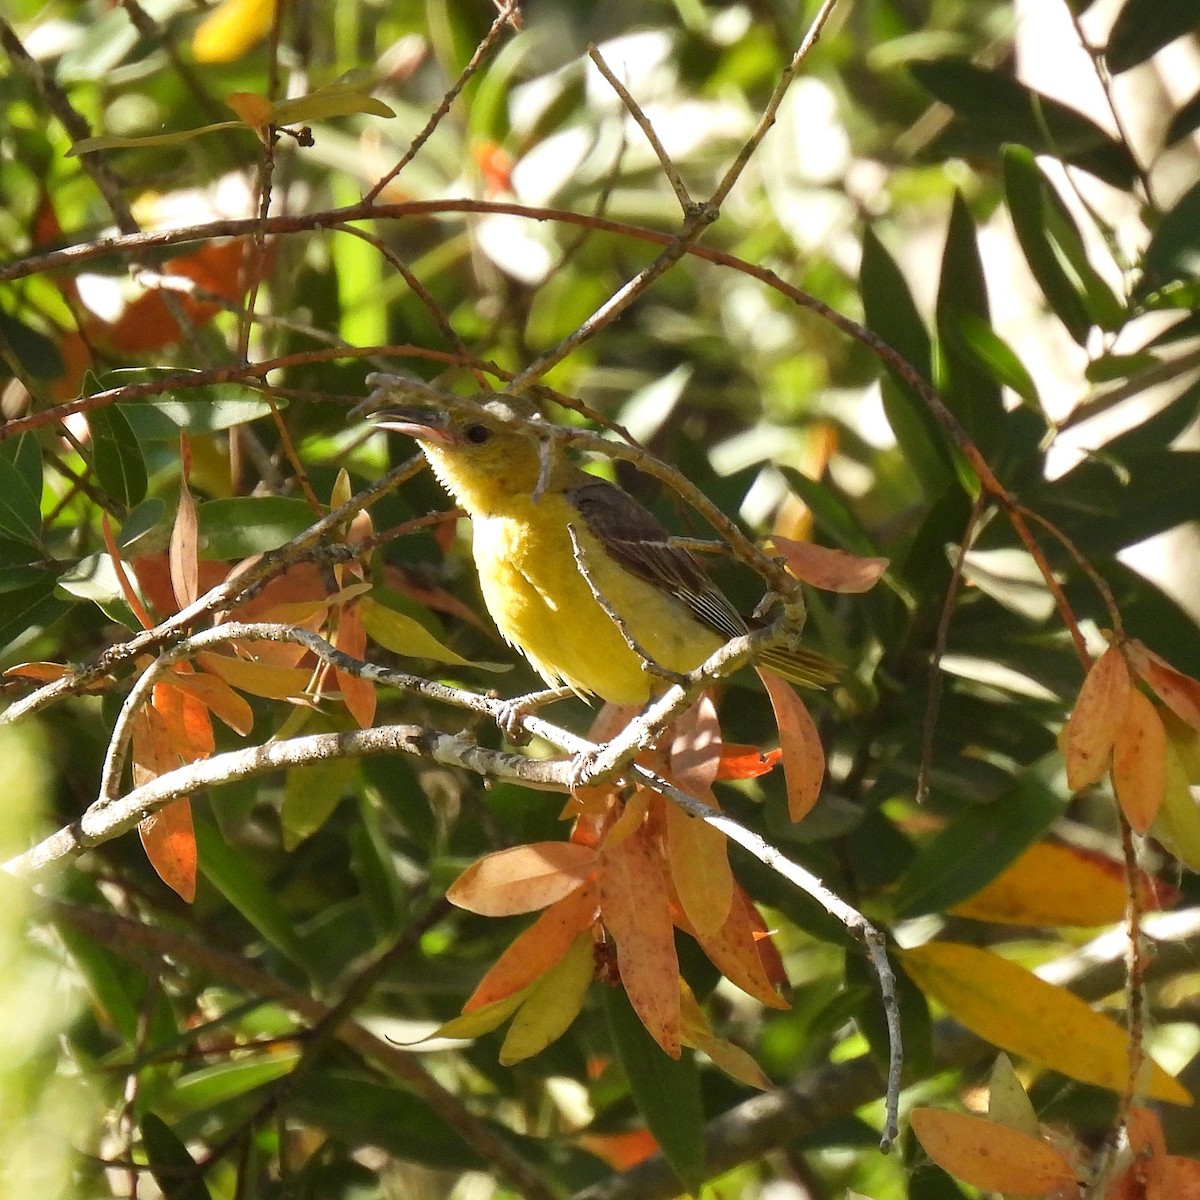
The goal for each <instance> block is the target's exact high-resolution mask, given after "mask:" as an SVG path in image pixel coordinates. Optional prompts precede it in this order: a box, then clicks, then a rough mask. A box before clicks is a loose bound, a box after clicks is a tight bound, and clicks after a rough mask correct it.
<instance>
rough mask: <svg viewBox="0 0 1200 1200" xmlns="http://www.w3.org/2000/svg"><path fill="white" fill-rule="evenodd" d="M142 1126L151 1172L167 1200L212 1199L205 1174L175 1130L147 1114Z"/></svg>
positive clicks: (143, 1118)
mask: <svg viewBox="0 0 1200 1200" xmlns="http://www.w3.org/2000/svg"><path fill="white" fill-rule="evenodd" d="M141 1126H142V1145H143V1146H144V1147H145V1150H146V1157H147V1158H148V1159H149V1160H150V1173H151V1174H152V1175H153V1176H154V1182H155V1183H157V1184H158V1186H159V1187H160V1188H161V1189H162V1194H163V1196H164V1197H165V1200H212V1193H211V1192H210V1191H209V1190H208V1187H207V1186H206V1184H205V1182H204V1173H203V1172H202V1171H201V1170H200V1168H199V1166H198V1164H197V1163H196V1160H195V1159H193V1158H192V1156H191V1155H190V1154H189V1153H188V1149H187V1147H186V1146H185V1145H184V1144H183V1142H182V1141H181V1140H180V1139H179V1136H178V1135H177V1134H176V1133H175V1131H174V1130H173V1129H172V1128H171V1127H170V1126H169V1125H168V1124H167V1123H166V1122H165V1121H164V1120H162V1118H161V1117H156V1116H155V1115H154V1113H146V1114H145V1115H144V1116H143V1117H142V1120H141Z"/></svg>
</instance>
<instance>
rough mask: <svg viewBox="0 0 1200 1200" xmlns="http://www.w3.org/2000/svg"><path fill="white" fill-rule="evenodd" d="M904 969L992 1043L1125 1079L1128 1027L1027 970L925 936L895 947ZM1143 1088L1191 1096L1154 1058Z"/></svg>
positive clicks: (1169, 1096) (1121, 1083) (1063, 1069)
mask: <svg viewBox="0 0 1200 1200" xmlns="http://www.w3.org/2000/svg"><path fill="white" fill-rule="evenodd" d="M897 954H898V957H899V960H900V962H901V964H902V965H903V967H904V969H905V971H906V972H907V973H908V975H909V977H910V978H911V979H912V980H913V982H915V983H916V985H917V986H918V987H919V988H920V989H921V991H923V992H924V993H925V994H926V995H927V996H929V997H931V998H932V999H934V1000H937V1001H938V1002H939V1003H940V1004H941V1005H942V1006H943V1007H944V1008H945V1009H946V1010H947V1012H949V1013H950V1015H951V1016H952V1017H954V1018H955V1020H957V1021H958V1022H959V1023H960V1024H961V1025H965V1026H966V1027H967V1028H968V1029H970V1030H971V1031H972V1032H973V1033H977V1034H978V1035H979V1036H980V1037H982V1038H986V1039H987V1040H988V1041H989V1042H991V1043H992V1045H994V1046H999V1047H1000V1048H1001V1049H1002V1050H1008V1051H1010V1052H1012V1053H1014V1054H1021V1055H1024V1056H1025V1057H1026V1058H1030V1059H1033V1060H1034V1061H1035V1062H1038V1063H1041V1064H1042V1065H1043V1066H1047V1067H1051V1068H1052V1069H1053V1070H1055V1071H1058V1072H1060V1073H1061V1074H1063V1075H1067V1076H1069V1077H1070V1078H1072V1079H1078V1080H1079V1081H1080V1082H1082V1083H1091V1084H1095V1085H1096V1086H1097V1087H1103V1088H1109V1089H1110V1090H1111V1091H1115V1092H1123V1091H1124V1090H1125V1089H1126V1087H1127V1086H1128V1084H1129V1080H1128V1073H1129V1047H1128V1035H1127V1034H1126V1032H1125V1030H1124V1029H1122V1028H1121V1026H1120V1025H1118V1024H1117V1023H1116V1022H1115V1021H1114V1020H1112V1019H1111V1018H1110V1017H1107V1016H1105V1015H1104V1014H1103V1013H1099V1012H1096V1011H1095V1010H1094V1009H1092V1008H1090V1007H1089V1006H1088V1005H1087V1004H1085V1003H1084V1002H1083V1001H1082V1000H1080V999H1079V997H1078V996H1074V995H1072V994H1071V993H1070V992H1068V991H1065V990H1064V989H1063V988H1059V987H1055V986H1054V985H1053V984H1049V983H1046V982H1045V981H1044V980H1042V979H1039V978H1038V977H1037V976H1036V975H1034V974H1033V972H1032V971H1027V970H1026V969H1025V968H1024V967H1020V966H1018V965H1017V964H1016V963H1013V962H1009V961H1008V960H1007V959H1004V958H1001V957H1000V956H999V955H998V954H993V953H991V952H990V951H988V950H981V949H979V948H978V947H976V946H962V945H957V944H955V943H952V942H929V943H927V944H926V945H924V946H918V947H917V948H916V949H913V950H901V951H898V952H897ZM1148 1067H1149V1070H1148V1073H1147V1078H1146V1079H1145V1080H1144V1081H1143V1080H1139V1081H1138V1085H1139V1086H1142V1085H1143V1084H1144V1090H1145V1092H1146V1094H1147V1095H1150V1096H1153V1097H1154V1098H1155V1099H1156V1100H1167V1101H1169V1102H1170V1103H1171V1104H1183V1105H1190V1104H1191V1103H1192V1097H1191V1095H1190V1094H1189V1093H1188V1091H1187V1090H1186V1089H1185V1088H1184V1087H1183V1085H1182V1084H1181V1083H1179V1082H1178V1080H1176V1079H1173V1078H1172V1077H1171V1076H1170V1075H1168V1074H1167V1073H1166V1072H1165V1071H1164V1070H1163V1069H1162V1068H1161V1067H1160V1066H1159V1065H1158V1064H1157V1063H1154V1062H1149V1063H1148Z"/></svg>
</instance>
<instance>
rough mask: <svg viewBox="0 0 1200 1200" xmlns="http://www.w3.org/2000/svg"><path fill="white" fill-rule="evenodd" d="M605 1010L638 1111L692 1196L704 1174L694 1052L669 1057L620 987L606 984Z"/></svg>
mask: <svg viewBox="0 0 1200 1200" xmlns="http://www.w3.org/2000/svg"><path fill="white" fill-rule="evenodd" d="M602 990H603V993H604V1012H605V1016H606V1017H607V1018H608V1028H609V1032H610V1033H611V1035H612V1039H613V1045H614V1048H615V1049H616V1052H617V1058H618V1059H619V1060H620V1062H621V1066H622V1068H623V1069H624V1071H625V1077H626V1078H627V1079H628V1080H629V1090H630V1092H632V1093H633V1099H634V1102H635V1103H636V1104H637V1107H638V1112H640V1113H641V1114H642V1119H643V1120H644V1121H645V1122H646V1128H647V1129H649V1131H650V1132H651V1134H653V1135H654V1139H655V1141H657V1142H658V1144H659V1146H660V1147H661V1148H662V1152H663V1157H664V1158H666V1160H667V1162H669V1163H670V1164H671V1169H672V1170H673V1171H674V1172H675V1174H676V1176H677V1177H678V1179H679V1182H680V1183H682V1184H683V1186H684V1189H685V1190H686V1191H688V1192H690V1193H691V1194H692V1195H696V1194H698V1193H699V1191H700V1186H701V1185H702V1184H703V1183H704V1180H705V1179H706V1178H707V1175H708V1171H707V1169H706V1167H705V1156H704V1107H703V1105H702V1103H701V1099H700V1076H699V1073H698V1072H697V1070H696V1063H695V1060H694V1059H693V1057H692V1052H691V1051H690V1050H688V1049H686V1048H685V1049H684V1050H683V1052H682V1053H681V1054H680V1056H679V1058H678V1059H674V1058H671V1057H670V1055H668V1054H667V1053H666V1052H665V1051H664V1050H663V1048H662V1047H661V1046H660V1045H658V1043H657V1042H655V1040H654V1039H653V1038H652V1037H651V1036H650V1034H649V1033H648V1032H647V1030H646V1027H645V1026H644V1025H643V1024H642V1022H641V1019H640V1018H639V1017H638V1015H637V1013H635V1012H634V1011H633V1006H632V1005H631V1004H630V1003H629V1000H628V998H627V997H626V995H625V992H624V991H623V990H622V989H621V988H604V989H602Z"/></svg>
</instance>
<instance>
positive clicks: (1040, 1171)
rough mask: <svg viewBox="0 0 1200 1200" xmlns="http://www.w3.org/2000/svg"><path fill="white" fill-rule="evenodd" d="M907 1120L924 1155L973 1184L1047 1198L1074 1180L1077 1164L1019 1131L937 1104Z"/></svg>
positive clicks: (990, 1189) (917, 1110) (1015, 1194)
mask: <svg viewBox="0 0 1200 1200" xmlns="http://www.w3.org/2000/svg"><path fill="white" fill-rule="evenodd" d="M908 1119H909V1122H910V1124H911V1125H912V1129H913V1132H914V1133H915V1134H916V1135H917V1137H918V1138H919V1139H920V1141H921V1145H922V1146H923V1147H924V1148H925V1153H926V1154H928V1155H929V1157H930V1158H932V1159H933V1161H934V1162H935V1163H937V1165H938V1166H939V1167H941V1168H942V1170H944V1171H948V1172H949V1173H950V1174H951V1175H953V1176H954V1177H955V1178H956V1179H961V1180H962V1181H963V1182H964V1183H969V1184H971V1185H972V1186H973V1187H977V1188H983V1189H985V1190H986V1191H990V1192H1007V1193H1008V1194H1009V1195H1011V1196H1047V1195H1049V1194H1050V1193H1051V1192H1054V1191H1056V1190H1057V1189H1058V1188H1061V1187H1063V1186H1064V1185H1065V1184H1074V1182H1075V1170H1074V1168H1073V1167H1072V1166H1071V1164H1070V1163H1069V1162H1068V1161H1067V1160H1066V1159H1065V1158H1064V1157H1063V1156H1062V1155H1061V1154H1060V1153H1059V1152H1058V1151H1057V1150H1055V1149H1054V1147H1053V1146H1051V1145H1050V1144H1049V1143H1048V1142H1044V1141H1042V1139H1041V1138H1035V1137H1030V1135H1029V1134H1027V1133H1022V1132H1021V1131H1020V1130H1018V1129H1010V1128H1008V1126H1006V1125H997V1124H996V1123H995V1122H994V1121H988V1120H985V1119H984V1118H983V1117H976V1116H972V1115H971V1114H970V1113H959V1112H947V1111H945V1110H943V1109H938V1108H914V1109H913V1110H912V1111H911V1112H910V1113H909V1115H908Z"/></svg>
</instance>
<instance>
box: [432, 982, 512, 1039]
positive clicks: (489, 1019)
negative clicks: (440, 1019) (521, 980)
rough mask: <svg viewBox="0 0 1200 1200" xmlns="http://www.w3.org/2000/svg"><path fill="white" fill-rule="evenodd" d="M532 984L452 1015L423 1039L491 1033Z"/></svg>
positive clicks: (468, 1036)
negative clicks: (467, 1011)
mask: <svg viewBox="0 0 1200 1200" xmlns="http://www.w3.org/2000/svg"><path fill="white" fill-rule="evenodd" d="M532 986H533V985H532V984H531V985H530V987H527V988H524V989H523V990H521V991H519V992H514V993H513V994H512V995H511V996H505V997H504V999H503V1000H495V1001H493V1002H492V1003H491V1004H485V1005H484V1006H483V1007H482V1008H475V1009H472V1010H471V1011H470V1012H469V1013H462V1014H461V1015H460V1016H457V1017H452V1018H451V1019H450V1020H449V1021H447V1022H446V1023H445V1025H440V1026H439V1027H438V1028H437V1029H435V1030H434V1031H433V1032H432V1033H431V1034H430V1035H429V1037H428V1038H426V1039H425V1040H426V1041H431V1040H432V1039H433V1038H465V1039H470V1038H477V1037H483V1035H484V1034H485V1033H491V1032H492V1030H493V1029H498V1028H499V1027H500V1026H501V1025H503V1024H504V1022H505V1021H507V1020H508V1018H509V1017H511V1016H512V1014H513V1013H514V1012H516V1011H517V1009H518V1008H520V1007H521V1004H522V1003H523V1002H524V1000H525V997H526V996H528V995H529V993H530V990H531V989H532Z"/></svg>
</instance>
